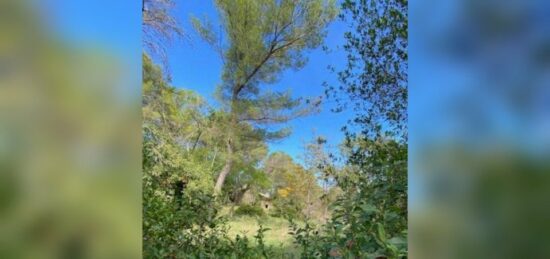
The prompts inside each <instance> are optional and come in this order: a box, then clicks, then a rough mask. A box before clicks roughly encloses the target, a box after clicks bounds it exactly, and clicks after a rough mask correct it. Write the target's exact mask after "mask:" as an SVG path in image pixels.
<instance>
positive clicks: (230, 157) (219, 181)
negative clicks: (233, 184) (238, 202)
mask: <svg viewBox="0 0 550 259" xmlns="http://www.w3.org/2000/svg"><path fill="white" fill-rule="evenodd" d="M231 167H233V148H232V147H231V141H228V142H227V159H226V160H225V165H224V166H223V168H222V171H221V172H220V174H219V175H218V179H217V180H216V185H215V186H214V193H215V194H220V193H221V192H222V187H223V183H224V182H225V178H226V177H227V175H228V174H229V172H231Z"/></svg>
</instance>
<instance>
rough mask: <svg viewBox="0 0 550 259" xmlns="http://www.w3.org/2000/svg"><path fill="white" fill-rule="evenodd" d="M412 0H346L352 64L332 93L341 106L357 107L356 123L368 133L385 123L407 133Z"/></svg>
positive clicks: (340, 74)
mask: <svg viewBox="0 0 550 259" xmlns="http://www.w3.org/2000/svg"><path fill="white" fill-rule="evenodd" d="M407 4H408V1H407V0H363V1H357V0H345V1H343V3H342V10H343V12H342V13H341V14H340V17H341V19H342V20H343V21H345V22H346V24H348V26H349V31H347V32H346V33H345V35H344V37H345V39H346V43H345V44H344V46H343V48H344V50H345V51H346V53H347V55H348V59H347V65H346V67H345V68H344V69H342V70H341V71H338V79H339V81H340V85H339V86H337V87H336V86H330V87H329V88H328V89H327V92H326V93H327V95H328V96H330V97H331V98H334V99H335V100H336V101H337V103H338V104H339V107H338V109H337V110H342V109H344V108H346V106H351V104H350V103H353V107H355V110H356V111H358V112H357V113H356V116H355V118H354V122H355V123H357V124H358V125H360V126H361V128H362V131H363V133H364V134H365V135H370V136H372V135H371V134H376V132H377V131H378V128H379V127H380V126H381V125H382V124H381V123H382V122H383V121H386V122H387V123H384V127H385V128H386V129H390V130H392V131H396V132H397V133H399V135H401V136H403V137H406V135H407V118H408V116H407V102H408V88H407V86H408V81H407V80H408V75H407V71H408V62H407V60H408V52H407V47H408V13H407V11H408V9H407Z"/></svg>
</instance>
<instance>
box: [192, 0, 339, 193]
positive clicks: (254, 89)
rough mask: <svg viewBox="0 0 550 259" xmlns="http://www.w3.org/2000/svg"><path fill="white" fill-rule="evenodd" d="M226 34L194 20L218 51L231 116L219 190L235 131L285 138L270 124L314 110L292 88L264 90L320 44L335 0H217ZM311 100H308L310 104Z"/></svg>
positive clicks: (223, 98) (220, 91)
mask: <svg viewBox="0 0 550 259" xmlns="http://www.w3.org/2000/svg"><path fill="white" fill-rule="evenodd" d="M216 5H217V7H218V10H219V13H220V17H221V22H222V28H223V29H224V32H225V33H223V35H216V34H215V33H214V31H215V30H213V28H212V25H211V24H210V23H208V22H207V21H203V22H201V21H199V20H198V19H193V24H194V26H195V28H196V29H197V31H198V32H199V33H200V34H201V36H202V37H203V39H204V40H205V41H206V42H208V43H209V44H211V45H212V46H214V47H215V49H216V50H218V51H219V53H220V56H221V58H222V60H223V63H224V70H223V76H222V79H223V83H222V84H221V85H220V86H219V88H218V96H219V100H220V101H221V103H222V105H223V107H224V109H225V110H227V112H228V114H229V118H228V123H229V127H228V131H227V132H226V136H225V146H226V152H225V153H226V161H225V165H224V167H223V168H222V170H221V171H220V173H219V175H218V178H217V181H216V185H215V191H216V192H217V193H219V192H220V190H221V188H222V186H223V184H224V181H225V178H226V177H227V175H228V174H229V173H230V171H231V168H232V166H233V163H234V159H235V158H234V153H235V147H236V142H237V141H239V138H243V137H244V138H246V136H240V137H239V136H238V134H239V132H238V130H237V129H239V128H240V127H242V126H241V125H242V124H249V125H252V126H254V128H255V129H256V131H255V134H256V135H258V136H260V137H261V138H262V139H263V140H273V139H278V138H282V137H284V136H286V135H287V134H288V130H286V129H282V130H275V131H269V130H267V129H266V126H268V125H271V124H276V123H284V122H286V121H288V120H290V119H292V118H295V117H297V116H303V115H305V114H307V113H308V111H310V109H308V108H307V107H305V106H302V105H301V104H302V102H301V100H299V99H294V98H292V97H291V95H290V93H289V92H273V91H266V90H265V89H262V88H261V86H262V84H269V83H274V82H275V81H276V80H277V79H278V77H279V75H280V74H281V72H282V71H283V70H285V69H288V68H295V69H299V68H301V67H302V66H303V65H304V64H305V61H306V59H305V58H304V56H303V51H304V50H307V49H312V48H316V47H317V46H319V45H320V44H321V42H322V39H323V37H324V35H325V34H326V33H325V29H326V26H327V25H328V23H329V22H330V21H332V20H333V19H334V17H335V15H336V7H335V3H334V1H333V0H298V1H296V0H236V1H235V0H217V1H216ZM306 103H307V102H306Z"/></svg>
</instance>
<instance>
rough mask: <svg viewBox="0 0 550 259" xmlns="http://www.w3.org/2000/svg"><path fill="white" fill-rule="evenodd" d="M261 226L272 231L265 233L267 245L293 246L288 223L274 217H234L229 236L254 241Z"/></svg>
mask: <svg viewBox="0 0 550 259" xmlns="http://www.w3.org/2000/svg"><path fill="white" fill-rule="evenodd" d="M260 224H261V225H262V226H264V228H269V229H270V230H269V231H267V232H265V243H266V244H267V245H273V246H280V245H282V246H285V247H286V246H292V237H291V236H290V235H289V234H288V231H289V229H288V222H287V221H286V220H285V219H281V218H274V217H269V216H266V217H262V218H255V217H247V216H242V217H233V218H231V220H230V221H229V235H230V236H231V237H235V236H237V234H239V235H241V236H242V235H244V236H247V237H248V238H250V239H253V237H254V235H256V233H257V231H258V229H259V228H260Z"/></svg>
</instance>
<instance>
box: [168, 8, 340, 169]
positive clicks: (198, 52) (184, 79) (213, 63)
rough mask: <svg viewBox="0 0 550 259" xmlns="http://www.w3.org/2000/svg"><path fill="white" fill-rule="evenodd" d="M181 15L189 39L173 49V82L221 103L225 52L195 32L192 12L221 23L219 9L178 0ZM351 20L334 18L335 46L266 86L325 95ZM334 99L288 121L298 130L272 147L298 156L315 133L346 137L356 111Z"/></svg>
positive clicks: (331, 35) (336, 139)
mask: <svg viewBox="0 0 550 259" xmlns="http://www.w3.org/2000/svg"><path fill="white" fill-rule="evenodd" d="M175 15H176V16H177V19H179V21H180V22H181V24H182V25H183V27H184V30H185V31H186V32H187V33H188V35H189V39H188V40H185V41H183V42H178V43H176V44H174V45H173V46H171V47H170V48H169V49H168V56H169V59H170V60H169V62H170V70H171V73H172V84H173V85H174V86H176V87H181V88H185V89H192V90H195V91H197V92H198V93H199V94H201V95H202V96H204V97H205V98H207V100H209V102H210V103H212V104H215V100H213V97H212V96H213V92H214V90H215V88H216V86H217V85H219V84H220V82H221V71H222V64H221V60H220V58H219V55H218V54H217V53H216V52H215V51H214V50H212V48H211V47H210V46H208V45H207V44H206V43H204V42H203V41H201V39H200V38H199V36H198V35H197V34H196V33H195V32H194V31H193V29H192V27H191V24H190V22H189V20H190V16H191V15H193V16H196V17H198V18H203V17H208V18H209V20H210V21H212V22H213V23H214V24H215V25H216V24H219V23H218V14H217V12H216V9H215V6H214V4H213V3H212V1H185V2H182V1H180V2H178V5H177V6H176V11H175ZM344 26H345V25H344V24H342V23H340V22H334V23H333V24H331V26H330V27H329V29H328V36H327V39H326V42H325V43H326V45H327V46H328V47H329V48H331V49H332V50H333V51H332V52H331V53H329V54H327V53H326V52H325V51H323V50H321V48H318V49H316V50H313V51H309V52H307V53H306V56H307V57H308V59H309V62H308V63H307V65H306V66H305V67H304V68H302V69H301V70H298V71H294V70H288V71H285V72H284V73H283V74H282V76H281V80H280V81H279V82H277V83H275V84H273V85H263V86H262V87H263V88H264V89H274V90H286V89H290V90H291V92H292V94H293V95H294V96H296V97H311V96H319V95H322V94H323V93H324V88H323V86H322V83H323V82H324V81H327V82H329V83H336V75H335V74H334V73H331V72H329V71H328V69H327V66H328V65H333V66H336V67H342V66H343V65H344V62H345V60H346V59H345V54H344V53H343V51H341V50H338V49H337V46H338V45H342V43H343V40H344V39H343V32H344V30H345V27H344ZM332 105H333V104H331V103H330V102H328V103H326V104H325V105H324V106H323V109H322V111H321V112H320V113H319V114H315V115H311V116H308V117H304V118H298V119H295V120H293V121H291V122H289V123H288V124H287V125H288V126H291V127H292V129H293V133H292V135H291V136H289V137H288V138H286V139H284V140H282V141H279V142H277V143H270V144H269V147H270V150H271V151H272V152H273V151H284V152H286V153H288V154H290V155H291V156H293V157H294V158H296V159H299V158H300V154H301V153H303V143H304V141H308V140H310V139H312V137H313V136H314V135H322V136H325V137H326V138H327V139H328V141H329V144H330V145H336V144H338V143H340V142H341V140H342V139H343V134H342V132H341V131H340V129H341V127H342V126H344V125H345V124H346V121H347V119H348V118H349V117H350V114H349V113H348V114H345V113H338V114H337V113H333V112H331V111H330V107H332Z"/></svg>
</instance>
